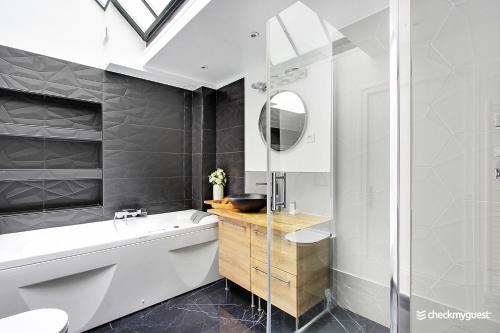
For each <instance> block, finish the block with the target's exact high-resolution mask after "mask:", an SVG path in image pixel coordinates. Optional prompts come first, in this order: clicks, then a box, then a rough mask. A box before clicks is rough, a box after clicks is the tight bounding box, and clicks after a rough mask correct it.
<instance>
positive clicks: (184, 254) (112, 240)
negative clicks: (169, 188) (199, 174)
mask: <svg viewBox="0 0 500 333" xmlns="http://www.w3.org/2000/svg"><path fill="white" fill-rule="evenodd" d="M193 212H194V210H187V211H180V212H173V213H165V214H156V215H150V216H148V217H146V218H134V219H128V220H127V221H124V220H120V221H116V222H114V221H103V222H94V223H87V224H80V225H74V226H67V227H58V228H50V229H42V230H34V231H26V232H19V233H14V234H6V235H0V318H3V317H6V316H10V315H14V314H16V313H20V312H24V311H28V310H31V309H37V308H59V309H62V310H64V311H66V312H67V313H68V315H69V332H82V331H85V330H88V329H90V328H93V327H96V326H99V325H102V324H104V323H107V322H109V321H111V320H114V319H116V318H119V317H122V316H124V315H127V314H129V313H132V312H135V311H137V310H140V309H143V308H145V307H148V306H151V305H153V304H155V303H158V302H161V301H164V300H166V299H169V298H171V297H174V296H177V295H180V294H182V293H185V292H187V291H190V290H192V289H194V288H197V287H200V286H203V285H205V284H207V283H210V282H213V281H215V280H217V279H219V278H220V276H219V275H218V260H217V253H218V242H217V228H218V223H217V222H216V221H212V222H210V221H207V222H204V221H201V222H200V223H199V224H193V223H192V222H191V220H190V219H189V217H190V216H191V214H192V213H193Z"/></svg>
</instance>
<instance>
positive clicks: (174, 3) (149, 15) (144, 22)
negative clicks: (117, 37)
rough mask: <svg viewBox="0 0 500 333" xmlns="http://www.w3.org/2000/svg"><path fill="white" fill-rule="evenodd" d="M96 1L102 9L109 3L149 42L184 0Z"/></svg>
mask: <svg viewBox="0 0 500 333" xmlns="http://www.w3.org/2000/svg"><path fill="white" fill-rule="evenodd" d="M96 1H97V2H98V3H99V5H100V6H101V7H103V8H104V9H105V8H106V4H107V2H109V1H111V3H113V5H115V7H116V8H117V9H118V11H119V12H120V13H121V14H122V15H123V16H124V17H125V19H126V20H127V21H128V22H129V23H130V25H131V26H132V27H133V28H134V29H135V30H136V31H137V33H138V34H139V35H140V36H141V37H142V39H144V40H145V41H150V40H151V39H152V38H153V37H154V36H156V33H157V32H158V31H159V30H160V28H161V27H162V26H163V25H164V24H165V23H166V22H167V21H168V20H169V19H170V18H172V17H173V15H174V14H175V12H176V11H177V9H178V8H179V7H180V6H181V5H182V4H183V3H184V1H186V0H108V1H106V0H96Z"/></svg>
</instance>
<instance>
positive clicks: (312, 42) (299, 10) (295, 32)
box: [279, 2, 341, 54]
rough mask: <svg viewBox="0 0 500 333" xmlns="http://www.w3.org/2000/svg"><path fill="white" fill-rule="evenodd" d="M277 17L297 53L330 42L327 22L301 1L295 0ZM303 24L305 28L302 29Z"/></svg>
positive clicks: (303, 52)
mask: <svg viewBox="0 0 500 333" xmlns="http://www.w3.org/2000/svg"><path fill="white" fill-rule="evenodd" d="M279 17H280V19H281V20H282V22H283V27H284V29H285V30H286V31H287V32H288V33H289V35H290V38H291V40H292V42H293V43H294V44H295V46H296V48H297V51H298V53H299V54H305V53H307V52H309V51H312V50H314V49H318V48H320V47H322V46H325V45H327V44H328V43H329V42H330V36H329V35H328V34H329V31H332V29H330V30H329V29H327V28H326V24H327V23H325V22H324V21H322V20H321V19H320V17H319V16H318V14H316V13H315V12H314V11H313V10H311V9H309V7H307V6H306V5H304V4H303V3H302V2H296V3H295V4H293V5H292V6H290V7H288V8H287V9H285V10H284V11H282V12H281V13H280V14H279ZM304 26H306V27H307V29H304V28H303V27H304ZM339 34H340V33H339ZM340 35H341V34H340Z"/></svg>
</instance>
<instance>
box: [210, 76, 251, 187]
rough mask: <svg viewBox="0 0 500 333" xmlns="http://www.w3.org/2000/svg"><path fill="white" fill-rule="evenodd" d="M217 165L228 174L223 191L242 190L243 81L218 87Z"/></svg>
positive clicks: (243, 181)
mask: <svg viewBox="0 0 500 333" xmlns="http://www.w3.org/2000/svg"><path fill="white" fill-rule="evenodd" d="M216 114H217V118H216V151H217V153H216V164H217V167H218V168H222V169H224V170H225V171H226V173H227V175H228V184H227V186H226V194H237V193H244V192H245V82H244V79H241V80H238V81H236V82H233V83H231V84H228V85H227V86H225V87H223V88H220V89H218V90H217V112H216Z"/></svg>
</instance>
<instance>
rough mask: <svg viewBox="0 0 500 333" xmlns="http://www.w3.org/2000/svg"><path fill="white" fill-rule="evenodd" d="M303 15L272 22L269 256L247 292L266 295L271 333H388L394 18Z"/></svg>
mask: <svg viewBox="0 0 500 333" xmlns="http://www.w3.org/2000/svg"><path fill="white" fill-rule="evenodd" d="M307 4H308V5H309V4H310V5H311V7H309V6H308V5H305V4H304V3H301V2H297V3H295V4H293V5H292V6H291V7H289V8H287V9H285V10H284V11H282V12H280V13H277V15H276V16H275V17H273V18H272V19H271V20H270V21H269V22H268V31H267V38H268V41H267V45H268V64H267V66H268V68H267V69H268V78H267V87H268V90H267V99H268V102H267V104H266V107H265V108H264V109H263V110H264V113H265V114H264V115H262V117H261V121H262V122H264V121H265V123H266V126H265V130H266V131H265V133H262V138H263V140H266V138H270V140H266V145H267V153H268V158H269V159H268V169H267V171H268V172H267V173H268V174H267V179H268V184H269V188H268V196H270V202H271V204H270V205H269V207H268V230H267V235H264V236H261V238H260V240H261V241H262V240H265V241H267V239H270V241H269V242H268V243H267V244H266V245H267V246H268V248H267V253H268V254H270V255H269V258H268V257H267V256H264V255H260V256H259V257H256V256H257V255H258V254H255V255H254V252H252V257H253V258H252V267H253V268H252V288H253V286H254V282H255V281H257V282H259V283H258V285H259V286H266V285H267V286H270V294H271V295H270V296H271V303H272V306H273V307H272V308H268V311H269V312H268V325H269V324H270V325H271V327H269V326H268V331H269V332H293V331H295V330H296V329H299V328H300V329H302V331H303V332H342V333H345V332H375V331H376V332H388V325H389V279H390V263H389V83H388V79H389V67H388V65H389V54H388V52H387V49H388V47H387V46H388V45H387V44H388V29H389V25H388V20H389V16H388V10H387V9H382V10H380V9H379V10H371V9H368V10H366V11H365V9H366V8H365V7H363V10H362V11H361V10H360V11H356V10H354V9H353V8H354V7H352V8H351V12H349V11H348V10H347V9H346V6H344V5H342V6H341V5H339V4H338V3H337V4H335V2H333V1H319V2H314V3H313V2H308V3H307ZM356 8H357V7H356ZM320 10H321V11H320ZM318 12H321V13H322V16H321V17H320V16H318V15H317V13H318ZM328 13H333V14H334V15H330V16H327V15H328ZM373 13H375V14H373ZM323 14H325V17H323ZM346 16H350V19H349V21H348V22H347V21H346V19H345V17H346ZM339 18H342V20H340V19H339ZM337 27H338V28H342V29H341V31H339V30H338V29H337ZM283 46H284V47H285V48H287V52H286V53H284V52H283V51H282V50H281V51H282V53H279V51H280V48H281V47H283ZM290 50H291V51H293V53H292V52H290ZM295 51H296V52H295ZM276 54H279V55H280V56H281V57H279V56H277V55H276ZM283 54H286V56H283ZM278 58H279V60H278ZM286 96H294V97H293V98H286V101H287V103H288V102H290V101H293V102H294V103H295V104H294V106H293V107H290V106H289V105H284V104H283V103H282V102H281V100H282V98H283V97H286ZM287 110H288V111H290V110H295V112H287ZM299 110H300V111H299ZM261 127H262V126H261ZM297 133H300V134H297ZM258 232H261V231H260V230H259V231H258ZM261 234H262V233H259V234H257V236H255V237H256V238H257V237H259V236H258V235H261ZM268 235H269V237H268ZM251 237H254V233H252V236H251ZM269 259H270V260H269ZM268 272H269V273H270V274H268ZM267 291H268V289H266V290H254V292H255V293H257V295H258V296H261V297H263V298H265V299H267V298H268V295H267Z"/></svg>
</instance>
